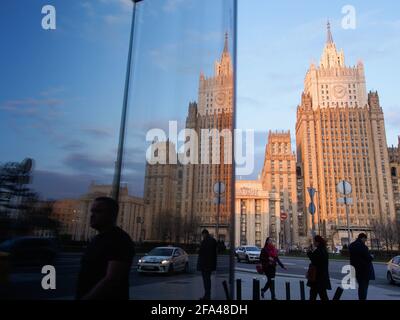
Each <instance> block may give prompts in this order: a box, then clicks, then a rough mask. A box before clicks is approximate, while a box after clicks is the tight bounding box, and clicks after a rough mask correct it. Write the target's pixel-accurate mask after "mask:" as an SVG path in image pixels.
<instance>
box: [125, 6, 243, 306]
mask: <svg viewBox="0 0 400 320" xmlns="http://www.w3.org/2000/svg"><path fill="white" fill-rule="evenodd" d="M161 3H162V1H152V2H150V1H149V2H143V3H140V5H139V6H138V9H137V15H138V16H137V21H138V23H137V25H136V26H135V28H136V32H135V37H134V39H135V41H134V48H135V49H134V59H133V62H132V63H133V65H132V72H133V73H132V80H133V81H132V83H131V87H130V100H129V117H128V125H127V133H126V148H125V154H124V168H123V172H122V179H121V181H122V182H123V183H126V184H127V185H128V187H129V189H130V190H132V191H133V192H134V193H135V194H136V195H138V196H139V197H143V203H144V223H143V230H142V231H143V238H142V239H141V240H142V241H143V243H142V244H141V245H140V248H139V251H143V253H147V252H148V251H150V250H151V249H152V248H154V247H158V246H168V245H174V246H176V247H179V248H181V249H183V250H185V251H187V252H188V253H189V254H192V255H190V256H189V272H190V273H191V280H190V281H188V280H187V279H186V278H185V279H186V280H185V281H187V284H188V285H186V286H182V288H181V290H180V293H179V294H180V295H179V296H174V297H170V298H174V299H198V298H199V297H201V296H202V294H203V292H202V287H203V284H202V280H201V274H200V272H199V270H197V259H198V249H199V245H200V242H201V240H202V237H201V232H202V230H204V229H207V230H208V231H209V233H210V234H211V236H212V237H213V238H215V239H216V240H217V241H218V251H219V256H218V262H217V272H216V275H215V276H214V278H213V279H214V280H212V283H213V287H212V290H211V291H212V297H213V298H224V297H225V295H224V293H223V287H222V281H223V280H224V279H225V280H228V279H229V278H228V275H229V254H228V253H229V251H228V250H227V249H226V248H227V247H229V246H230V241H231V240H230V223H231V222H230V219H231V211H232V206H231V201H232V191H233V190H232V177H233V165H232V132H233V131H232V129H233V103H234V100H233V94H234V81H233V80H234V79H233V76H234V67H233V66H234V61H233V58H234V54H233V48H234V38H235V37H234V29H233V18H234V16H233V12H234V6H233V4H234V1H189V2H186V3H185V4H183V3H182V5H181V6H179V7H177V8H175V9H174V10H171V11H169V10H167V11H165V10H163V9H162V8H163V6H162V4H161ZM150 254H152V253H149V255H150ZM144 259H145V260H146V259H148V258H144ZM154 268H156V267H154ZM189 283H190V285H189ZM156 287H157V290H156V293H155V292H153V293H152V294H151V295H148V294H147V295H146V293H140V292H134V293H133V294H134V298H135V299H146V298H147V299H157V298H163V297H166V296H167V292H168V291H170V290H175V289H176V288H175V289H174V287H173V286H168V285H165V284H159V285H157V286H156Z"/></svg>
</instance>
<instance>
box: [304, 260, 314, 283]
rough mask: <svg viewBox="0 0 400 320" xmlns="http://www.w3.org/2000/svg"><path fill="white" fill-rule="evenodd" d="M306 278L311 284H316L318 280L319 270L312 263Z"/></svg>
mask: <svg viewBox="0 0 400 320" xmlns="http://www.w3.org/2000/svg"><path fill="white" fill-rule="evenodd" d="M306 278H307V280H308V281H310V282H315V281H316V280H317V268H316V267H315V266H314V265H313V264H311V263H310V265H309V266H308V270H307V273H306Z"/></svg>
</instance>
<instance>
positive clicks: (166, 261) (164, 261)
mask: <svg viewBox="0 0 400 320" xmlns="http://www.w3.org/2000/svg"><path fill="white" fill-rule="evenodd" d="M169 262H170V261H169V260H163V261H161V264H168V263H169Z"/></svg>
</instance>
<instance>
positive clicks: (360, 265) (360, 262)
mask: <svg viewBox="0 0 400 320" xmlns="http://www.w3.org/2000/svg"><path fill="white" fill-rule="evenodd" d="M366 242H367V235H366V234H365V233H360V234H359V235H358V238H357V240H356V241H354V242H353V243H351V244H350V246H349V253H350V264H351V265H352V266H353V267H354V269H355V271H356V279H357V282H358V299H359V300H367V295H368V286H369V281H370V280H375V271H374V266H373V264H372V260H373V258H372V256H371V254H370V252H369V250H368V247H367V246H366V245H365V243H366Z"/></svg>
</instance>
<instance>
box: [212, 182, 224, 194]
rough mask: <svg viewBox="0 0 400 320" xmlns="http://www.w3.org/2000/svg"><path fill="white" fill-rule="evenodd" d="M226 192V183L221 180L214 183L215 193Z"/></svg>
mask: <svg viewBox="0 0 400 320" xmlns="http://www.w3.org/2000/svg"><path fill="white" fill-rule="evenodd" d="M224 192H225V184H224V183H223V182H221V181H218V182H216V183H215V184H214V193H215V194H223V193H224Z"/></svg>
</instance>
